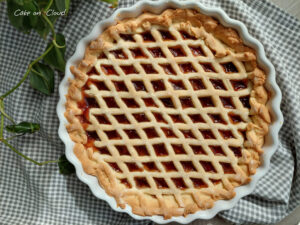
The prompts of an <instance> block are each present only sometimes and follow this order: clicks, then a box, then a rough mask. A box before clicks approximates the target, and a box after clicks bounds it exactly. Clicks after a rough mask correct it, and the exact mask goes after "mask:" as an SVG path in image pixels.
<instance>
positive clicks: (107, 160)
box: [65, 9, 271, 219]
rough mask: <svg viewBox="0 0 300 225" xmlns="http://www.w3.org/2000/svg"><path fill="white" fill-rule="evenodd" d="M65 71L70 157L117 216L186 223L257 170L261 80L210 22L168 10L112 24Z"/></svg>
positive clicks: (264, 116)
mask: <svg viewBox="0 0 300 225" xmlns="http://www.w3.org/2000/svg"><path fill="white" fill-rule="evenodd" d="M70 69H71V72H72V73H73V75H74V77H75V78H74V79H73V80H70V86H69V90H68V94H67V96H66V97H67V103H66V113H65V117H66V118H67V120H68V121H69V124H68V125H67V130H68V133H69V135H70V137H71V139H72V140H73V141H74V142H75V147H74V152H75V154H76V156H77V157H78V159H79V160H80V161H81V163H82V166H83V169H84V171H85V172H86V173H88V174H91V175H94V176H96V177H97V178H98V181H99V185H100V186H101V187H102V188H103V189H104V190H105V191H106V193H107V194H108V195H110V196H112V197H114V198H115V200H116V202H117V204H118V205H119V206H120V207H122V208H124V207H125V206H126V205H127V204H128V205H130V206H131V208H132V211H133V213H135V214H138V215H141V216H151V215H162V216H164V217H165V218H166V219H167V218H170V217H172V216H182V215H183V216H186V215H188V214H191V213H195V212H196V211H199V210H205V209H209V208H211V207H213V205H214V202H215V201H217V200H220V199H231V198H233V197H234V196H235V191H234V188H235V187H237V186H240V185H243V184H247V183H248V182H249V181H250V176H251V175H253V174H254V173H255V172H256V168H257V167H259V165H260V155H261V153H262V152H263V151H262V146H263V144H264V136H265V135H266V134H267V132H268V126H269V123H270V122H271V118H270V115H269V111H268V109H267V107H266V102H267V100H268V93H267V91H266V89H265V88H264V83H265V76H266V75H265V72H264V71H263V70H261V69H260V68H259V67H258V65H257V61H256V53H255V51H254V50H253V49H251V48H250V47H247V46H246V45H244V43H243V41H242V39H241V38H240V37H239V36H238V34H237V32H236V31H235V30H233V29H232V28H227V27H224V26H223V25H221V24H220V23H219V22H218V21H217V20H215V19H214V18H212V17H209V16H206V15H203V14H201V13H199V12H198V11H196V10H192V9H167V10H165V11H164V12H162V13H161V14H160V15H155V14H151V13H143V14H141V15H140V16H138V17H136V18H131V19H125V20H121V21H118V23H117V24H116V25H113V26H110V27H108V28H107V29H106V30H105V31H103V33H102V34H101V35H100V36H99V37H98V38H97V39H96V40H94V41H92V42H91V43H90V44H89V45H88V46H87V48H86V51H85V56H84V59H83V60H82V61H81V62H80V63H79V64H78V65H77V66H76V67H75V66H72V67H71V68H70Z"/></svg>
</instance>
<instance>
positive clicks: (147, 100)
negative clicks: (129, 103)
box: [142, 98, 158, 108]
mask: <svg viewBox="0 0 300 225" xmlns="http://www.w3.org/2000/svg"><path fill="white" fill-rule="evenodd" d="M142 99H143V101H144V103H145V105H146V106H147V107H156V108H157V107H158V106H157V105H156V103H155V102H154V100H153V99H152V98H142Z"/></svg>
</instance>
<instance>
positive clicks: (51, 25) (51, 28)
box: [42, 11, 66, 48]
mask: <svg viewBox="0 0 300 225" xmlns="http://www.w3.org/2000/svg"><path fill="white" fill-rule="evenodd" d="M42 17H43V19H44V20H45V21H46V22H47V23H48V25H49V27H50V30H51V33H52V36H53V39H52V43H53V45H54V46H55V47H56V48H64V47H66V46H65V45H63V46H60V45H59V44H57V42H56V33H55V30H54V27H53V24H52V23H51V21H50V20H49V19H48V17H47V16H46V15H45V12H44V11H43V14H42Z"/></svg>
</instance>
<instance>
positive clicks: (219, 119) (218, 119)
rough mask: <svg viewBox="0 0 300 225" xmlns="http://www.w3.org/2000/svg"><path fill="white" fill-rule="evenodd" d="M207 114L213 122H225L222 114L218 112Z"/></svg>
mask: <svg viewBox="0 0 300 225" xmlns="http://www.w3.org/2000/svg"><path fill="white" fill-rule="evenodd" d="M208 116H209V117H210V119H211V120H212V121H213V122H214V123H222V124H227V122H226V121H225V120H224V119H223V118H222V116H221V115H220V114H212V113H208Z"/></svg>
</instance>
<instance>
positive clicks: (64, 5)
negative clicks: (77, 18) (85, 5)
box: [55, 0, 70, 13]
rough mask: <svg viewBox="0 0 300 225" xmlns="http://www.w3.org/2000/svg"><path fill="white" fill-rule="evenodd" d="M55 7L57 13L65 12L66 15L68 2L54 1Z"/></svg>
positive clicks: (62, 0)
mask: <svg viewBox="0 0 300 225" xmlns="http://www.w3.org/2000/svg"><path fill="white" fill-rule="evenodd" d="M55 6H56V8H57V9H58V11H59V12H64V11H65V10H66V13H68V11H69V8H70V0H55Z"/></svg>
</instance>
